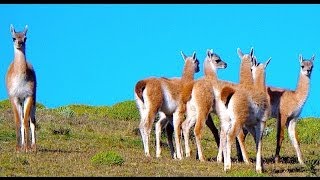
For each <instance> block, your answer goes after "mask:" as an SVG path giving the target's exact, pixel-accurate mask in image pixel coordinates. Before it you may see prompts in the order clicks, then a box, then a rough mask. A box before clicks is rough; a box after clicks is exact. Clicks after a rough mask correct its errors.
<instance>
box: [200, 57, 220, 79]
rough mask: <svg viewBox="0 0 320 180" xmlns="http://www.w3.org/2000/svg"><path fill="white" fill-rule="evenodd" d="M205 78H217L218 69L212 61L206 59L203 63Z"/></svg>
mask: <svg viewBox="0 0 320 180" xmlns="http://www.w3.org/2000/svg"><path fill="white" fill-rule="evenodd" d="M203 69H204V76H205V78H208V79H212V80H217V69H216V68H214V67H212V66H211V64H210V62H208V61H205V62H204V65H203Z"/></svg>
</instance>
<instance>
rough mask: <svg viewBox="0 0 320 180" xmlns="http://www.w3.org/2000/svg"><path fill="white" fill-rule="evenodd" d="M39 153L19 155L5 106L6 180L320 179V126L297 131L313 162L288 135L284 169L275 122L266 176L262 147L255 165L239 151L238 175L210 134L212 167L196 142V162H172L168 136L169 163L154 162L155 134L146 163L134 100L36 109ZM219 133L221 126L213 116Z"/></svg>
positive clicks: (266, 144) (1, 122)
mask: <svg viewBox="0 0 320 180" xmlns="http://www.w3.org/2000/svg"><path fill="white" fill-rule="evenodd" d="M37 106H38V108H37V114H36V118H37V131H36V132H37V137H38V139H37V149H38V151H37V153H16V152H15V143H16V139H15V136H16V135H15V125H14V123H13V115H12V111H11V107H10V104H9V102H8V100H4V101H0V159H1V161H0V176H40V177H44V176H49V177H50V176H51V177H58V176H59V177H68V176H125V177H132V176H156V177H159V176H170V177H176V176H228V177H243V176H249V177H272V176H276V177H281V176H292V177H293V176H303V177H308V176H319V174H320V173H319V161H320V155H319V154H320V153H319V149H320V142H319V141H320V133H318V132H319V128H320V121H319V120H320V119H317V118H312V117H310V118H305V119H301V120H300V121H299V122H298V124H297V131H298V136H299V140H300V146H301V150H302V153H303V156H304V160H305V162H306V165H305V166H301V165H299V164H298V161H297V157H296V154H295V151H294V149H293V147H292V145H291V143H290V140H289V138H288V135H287V132H286V133H285V140H284V141H283V145H282V148H281V152H280V155H281V157H282V158H281V162H280V163H279V164H274V163H273V162H272V160H273V156H274V152H275V144H276V139H275V137H276V126H275V125H276V122H275V120H274V119H270V120H268V121H267V128H266V130H265V136H264V139H263V146H262V148H263V152H262V154H263V162H264V168H265V172H264V173H262V174H257V173H256V172H255V164H254V162H255V145H254V143H253V138H252V136H250V135H249V136H248V137H247V139H246V146H247V150H248V155H249V158H250V160H251V161H252V163H251V164H250V165H246V164H244V163H241V162H238V161H237V157H236V150H235V145H233V148H232V168H231V171H229V172H227V173H225V172H224V171H223V164H221V163H217V162H216V160H215V158H216V155H217V152H218V149H217V146H216V143H215V141H214V138H213V135H212V134H211V133H210V131H209V128H207V127H205V128H204V131H203V138H202V146H203V153H204V156H205V158H206V159H207V161H205V162H199V161H198V160H196V154H195V153H196V146H195V139H194V136H193V132H191V133H190V135H191V137H190V138H191V141H190V146H191V150H192V152H191V157H190V158H184V159H182V160H174V159H171V156H170V151H169V148H168V144H167V141H166V135H165V133H163V134H162V136H161V141H162V147H161V148H162V157H161V158H155V135H154V130H152V133H151V137H150V138H151V141H150V153H151V156H152V157H151V158H146V157H145V156H144V152H143V145H142V141H141V137H140V134H139V130H138V126H139V113H138V111H137V109H136V106H135V103H134V101H124V102H120V103H118V104H115V105H113V106H88V105H68V106H62V107H58V108H53V109H49V108H46V107H45V106H44V105H41V104H38V103H37ZM214 122H215V124H216V126H218V127H219V120H218V119H217V118H216V117H214Z"/></svg>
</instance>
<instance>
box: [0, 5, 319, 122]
mask: <svg viewBox="0 0 320 180" xmlns="http://www.w3.org/2000/svg"><path fill="white" fill-rule="evenodd" d="M0 17H1V19H0V39H1V42H0V60H1V64H2V65H1V66H0V75H1V76H2V79H3V83H2V85H1V86H0V100H3V99H7V98H8V96H7V92H6V89H5V74H6V71H7V68H8V66H9V64H10V63H11V61H12V59H13V45H12V39H11V34H10V28H9V27H10V24H13V25H14V27H15V29H16V30H17V31H20V30H23V28H24V26H25V25H26V24H27V25H28V26H29V30H28V34H27V36H28V41H27V50H26V53H27V58H28V60H29V61H30V62H31V63H32V64H33V66H34V68H35V70H36V74H37V79H38V89H37V91H38V92H37V101H38V102H40V103H42V104H44V105H45V106H46V107H48V108H55V107H59V106H64V105H69V104H87V105H107V106H110V105H113V104H115V103H118V102H122V101H126V100H133V97H134V96H133V89H134V85H135V83H136V82H137V81H138V80H140V79H143V78H147V77H150V76H158V77H160V76H166V77H177V76H180V75H181V72H182V68H183V60H182V58H181V55H180V50H182V51H183V52H184V53H185V54H187V55H191V54H192V53H193V51H196V53H197V57H198V59H199V60H200V67H201V70H200V72H199V73H198V74H197V75H196V78H199V77H201V76H202V75H203V68H202V67H203V60H204V58H205V53H206V50H207V49H209V48H212V49H214V51H215V52H216V53H217V54H219V55H220V56H221V58H222V59H223V60H224V61H225V62H227V63H228V67H227V69H224V70H220V71H219V72H218V76H219V78H220V79H223V80H228V81H233V82H238V80H239V78H238V74H239V64H240V60H239V58H238V55H237V51H236V49H237V48H238V47H239V48H241V49H242V51H243V52H249V50H250V48H251V47H254V49H255V55H256V56H257V57H258V59H259V60H260V61H265V60H267V59H268V58H269V57H272V60H271V62H270V64H269V65H268V67H267V77H266V83H267V85H270V86H276V87H283V88H288V89H295V88H296V84H297V81H298V76H299V72H300V65H299V61H298V57H299V53H301V54H302V55H303V56H304V57H305V58H310V57H311V56H312V54H315V55H316V58H315V64H314V69H313V73H312V77H311V90H310V94H309V98H308V100H307V102H306V104H305V106H304V110H303V112H302V117H308V116H313V117H319V115H320V106H319V104H317V103H319V100H320V98H319V96H320V88H319V87H320V86H319V85H318V84H317V83H319V82H320V74H319V73H320V53H319V51H320V48H319V47H320V35H319V28H320V21H319V17H320V5H318V4H316V5H302V4H299V5H290V4H285V5H280V4H274V5H272V4H269V5H250V4H238V5H236V4H226V5H221V4H211V5H204V4H203V5H192V4H189V5H186V4H185V5H184V4H178V5H173V4H167V5H165V4H161V5H160V4H159V5H157V4H149V5H141V4H119V5H117V4H100V5H93V4H92V5H90V4H82V5H77V4H70V5H59V4H55V5H45V4H40V5H32V4H25V5H18V4H15V5H8V4H1V5H0Z"/></svg>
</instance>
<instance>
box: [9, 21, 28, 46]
mask: <svg viewBox="0 0 320 180" xmlns="http://www.w3.org/2000/svg"><path fill="white" fill-rule="evenodd" d="M10 31H11V35H12V40H13V43H14V47H15V48H17V49H24V48H25V44H26V41H27V31H28V25H26V26H25V28H24V30H23V31H21V32H16V31H15V29H14V27H13V25H12V24H11V25H10Z"/></svg>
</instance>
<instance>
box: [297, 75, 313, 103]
mask: <svg viewBox="0 0 320 180" xmlns="http://www.w3.org/2000/svg"><path fill="white" fill-rule="evenodd" d="M309 86H310V78H309V77H308V76H306V75H304V74H302V73H301V72H300V77H299V81H298V84H297V88H296V91H295V94H296V95H297V97H299V99H300V100H302V101H305V100H306V98H307V96H308V94H309Z"/></svg>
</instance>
